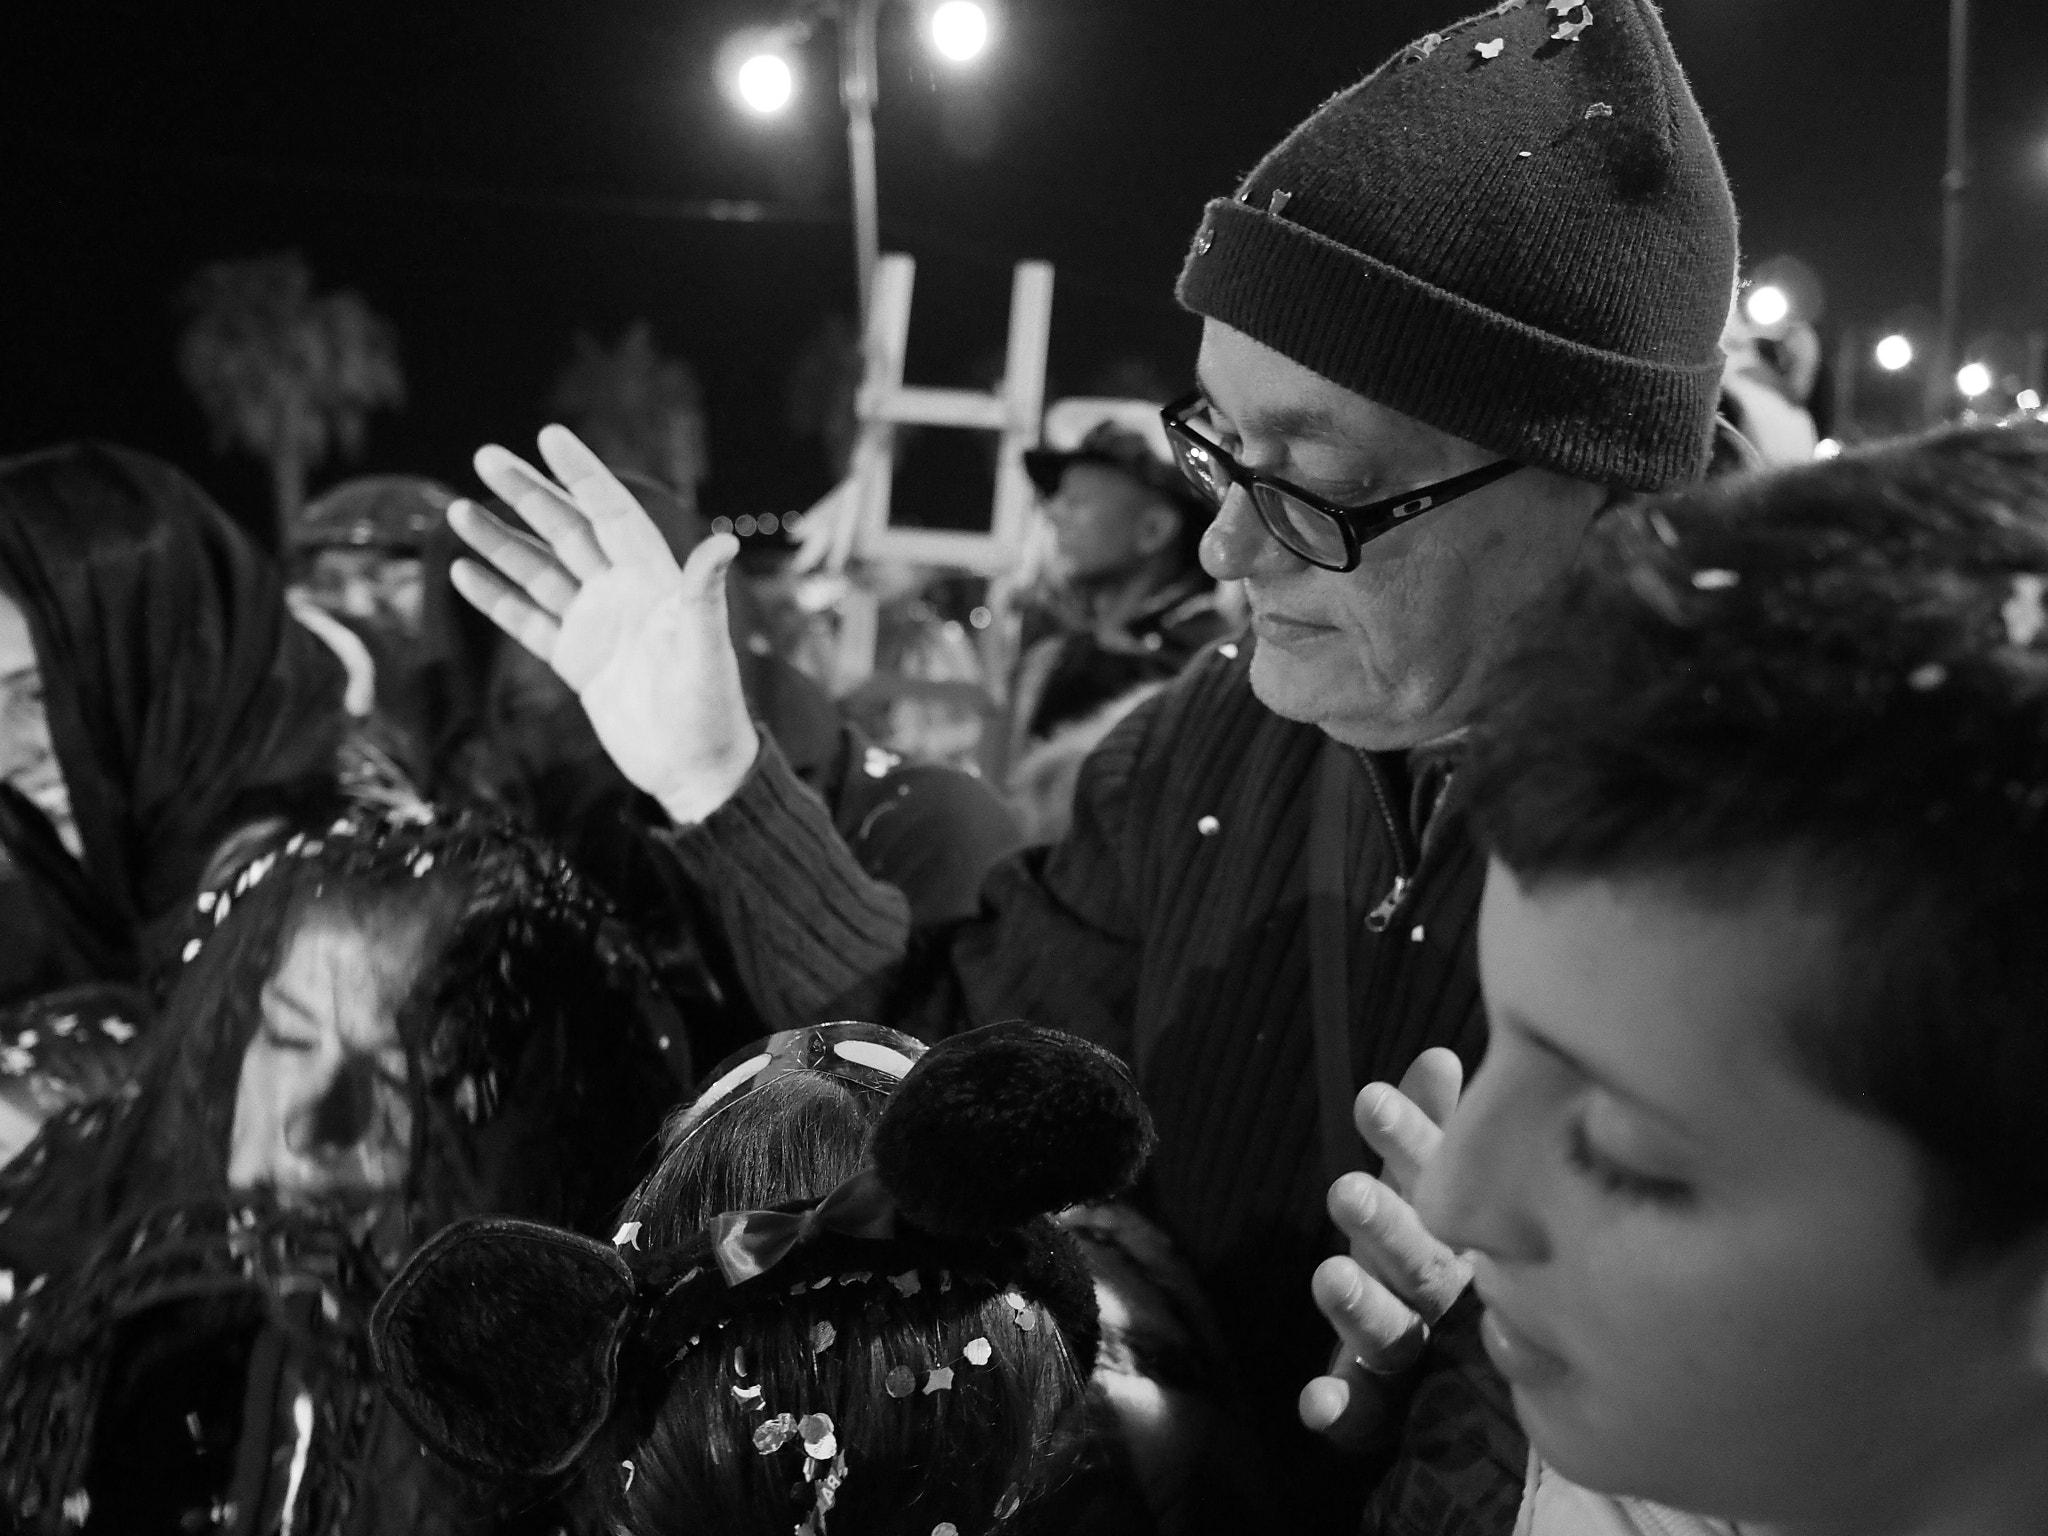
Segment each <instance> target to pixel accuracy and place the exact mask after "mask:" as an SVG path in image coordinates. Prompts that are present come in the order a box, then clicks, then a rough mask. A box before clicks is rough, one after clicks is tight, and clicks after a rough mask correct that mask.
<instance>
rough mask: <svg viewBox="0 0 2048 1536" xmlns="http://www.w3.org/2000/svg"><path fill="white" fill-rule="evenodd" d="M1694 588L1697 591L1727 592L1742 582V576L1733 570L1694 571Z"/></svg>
mask: <svg viewBox="0 0 2048 1536" xmlns="http://www.w3.org/2000/svg"><path fill="white" fill-rule="evenodd" d="M1692 584H1693V590H1695V591H1697V592H1726V591H1727V590H1728V589H1729V588H1731V587H1737V586H1740V585H1741V584H1742V578H1741V577H1740V576H1738V575H1736V574H1735V572H1733V571H1694V572H1693V573H1692Z"/></svg>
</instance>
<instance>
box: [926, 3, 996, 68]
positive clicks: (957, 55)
mask: <svg viewBox="0 0 2048 1536" xmlns="http://www.w3.org/2000/svg"><path fill="white" fill-rule="evenodd" d="M932 47H933V48H935V49H937V50H938V52H939V55H940V57H942V58H947V59H951V60H952V61H953V62H954V63H955V64H965V63H968V62H969V61H970V60H973V59H976V58H979V57H980V56H981V52H982V50H983V49H984V48H986V47H988V12H987V11H984V10H983V9H982V8H981V7H980V6H978V5H976V4H975V3H974V0H946V3H945V4H944V5H942V6H940V7H939V8H938V9H937V10H935V11H933V12H932Z"/></svg>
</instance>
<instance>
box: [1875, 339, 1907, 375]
mask: <svg viewBox="0 0 2048 1536" xmlns="http://www.w3.org/2000/svg"><path fill="white" fill-rule="evenodd" d="M1913 356H1914V353H1913V341H1912V338H1911V337H1909V336H1900V335H1898V334H1897V333H1894V334H1892V335H1890V336H1887V337H1885V339H1884V340H1883V341H1880V342H1879V343H1878V344H1877V366H1878V367H1880V368H1882V369H1883V370H1884V371H1885V372H1886V373H1897V372H1899V370H1900V369H1902V368H1910V367H1912V366H1913Z"/></svg>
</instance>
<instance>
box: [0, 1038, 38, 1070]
mask: <svg viewBox="0 0 2048 1536" xmlns="http://www.w3.org/2000/svg"><path fill="white" fill-rule="evenodd" d="M35 1067H36V1059H35V1057H34V1056H33V1055H32V1054H30V1053H29V1052H27V1051H24V1050H23V1049H22V1048H21V1047H20V1046H18V1045H10V1046H7V1047H6V1048H5V1049H0V1077H26V1076H28V1074H29V1073H31V1072H33V1071H34V1070H35Z"/></svg>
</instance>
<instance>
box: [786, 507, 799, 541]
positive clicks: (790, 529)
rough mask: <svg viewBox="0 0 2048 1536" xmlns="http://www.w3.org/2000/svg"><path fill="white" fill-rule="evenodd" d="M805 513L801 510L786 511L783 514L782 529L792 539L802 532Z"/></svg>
mask: <svg viewBox="0 0 2048 1536" xmlns="http://www.w3.org/2000/svg"><path fill="white" fill-rule="evenodd" d="M803 526H804V515H803V513H801V512H785V513H783V515H782V531H783V532H784V533H786V534H788V535H789V536H790V537H791V538H792V539H793V538H795V537H796V536H797V534H798V533H800V532H802V530H803Z"/></svg>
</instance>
